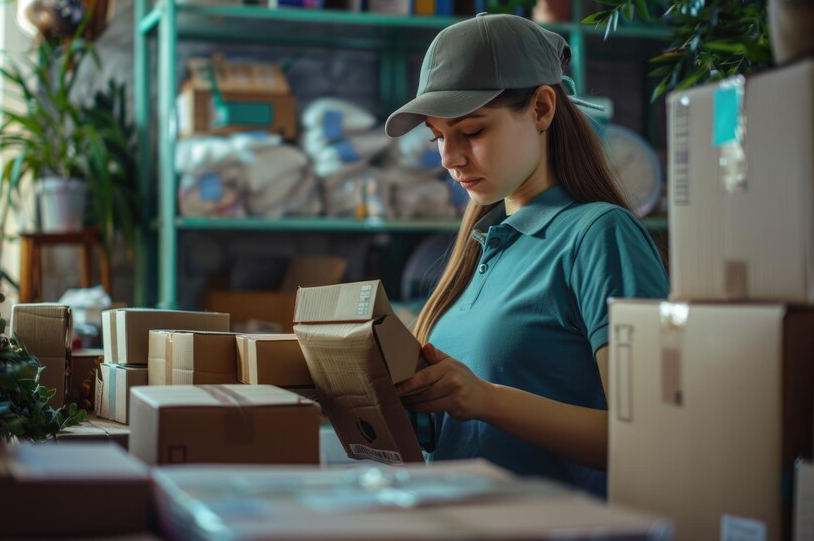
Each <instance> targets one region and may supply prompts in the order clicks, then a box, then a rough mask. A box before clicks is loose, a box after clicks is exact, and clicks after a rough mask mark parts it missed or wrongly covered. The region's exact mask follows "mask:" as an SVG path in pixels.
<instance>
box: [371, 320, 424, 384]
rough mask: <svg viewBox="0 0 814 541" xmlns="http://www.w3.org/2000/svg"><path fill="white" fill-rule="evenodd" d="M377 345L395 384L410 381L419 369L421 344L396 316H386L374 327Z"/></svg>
mask: <svg viewBox="0 0 814 541" xmlns="http://www.w3.org/2000/svg"><path fill="white" fill-rule="evenodd" d="M373 331H374V333H375V334H376V344H377V345H378V346H379V350H380V351H381V354H382V359H384V362H385V364H386V365H387V370H388V372H390V378H391V379H392V380H393V383H400V382H402V381H404V380H406V379H409V378H411V377H412V376H413V374H415V373H416V370H417V369H418V364H419V359H420V357H421V344H419V343H418V340H416V338H415V336H413V333H411V332H410V330H409V329H408V328H407V327H405V326H404V324H403V323H402V322H401V320H400V319H399V318H397V317H396V316H395V315H390V316H385V317H384V318H382V320H381V321H379V322H378V323H375V324H374V325H373Z"/></svg>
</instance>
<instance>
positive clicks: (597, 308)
mask: <svg viewBox="0 0 814 541" xmlns="http://www.w3.org/2000/svg"><path fill="white" fill-rule="evenodd" d="M571 287H572V290H573V293H574V296H575V298H576V304H577V309H578V310H579V315H580V317H581V319H582V323H583V324H584V326H585V327H584V329H585V335H586V337H587V338H588V340H589V341H590V342H591V347H592V348H593V351H594V352H596V350H597V349H599V348H600V347H602V346H603V345H605V344H607V343H608V298H609V297H615V298H639V299H665V298H666V297H667V294H668V292H669V284H668V280H667V273H666V271H665V270H664V265H663V263H662V261H661V256H660V255H659V251H658V249H657V248H656V245H655V244H654V243H653V239H652V238H651V236H650V233H649V232H648V231H647V229H645V227H644V226H643V225H642V224H641V222H639V221H638V220H637V219H636V218H635V217H634V216H633V215H631V214H630V213H628V212H627V211H625V210H624V209H621V208H618V207H617V208H612V209H608V210H607V211H605V212H603V213H602V214H601V215H599V216H598V217H596V219H594V220H593V221H592V222H591V223H590V224H589V225H588V227H587V228H586V229H585V232H584V234H583V235H582V236H581V238H578V239H577V245H576V252H575V255H574V266H573V267H572V271H571Z"/></svg>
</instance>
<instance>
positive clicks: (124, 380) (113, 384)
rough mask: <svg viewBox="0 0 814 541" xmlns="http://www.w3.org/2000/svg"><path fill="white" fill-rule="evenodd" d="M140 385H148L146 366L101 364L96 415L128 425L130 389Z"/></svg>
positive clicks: (97, 385) (97, 379)
mask: <svg viewBox="0 0 814 541" xmlns="http://www.w3.org/2000/svg"><path fill="white" fill-rule="evenodd" d="M139 385H147V367H146V366H141V365H132V364H107V363H102V364H100V365H99V370H98V371H97V376H96V415H97V416H99V417H102V418H104V419H110V420H111V421H118V422H119V423H124V424H127V421H128V418H129V415H128V413H129V404H130V389H131V388H132V387H136V386H139Z"/></svg>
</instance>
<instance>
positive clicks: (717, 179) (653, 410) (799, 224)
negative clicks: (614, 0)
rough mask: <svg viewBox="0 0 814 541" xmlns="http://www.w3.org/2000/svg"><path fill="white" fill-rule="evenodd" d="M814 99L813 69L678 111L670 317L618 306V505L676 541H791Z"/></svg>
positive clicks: (697, 100)
mask: <svg viewBox="0 0 814 541" xmlns="http://www.w3.org/2000/svg"><path fill="white" fill-rule="evenodd" d="M812 95H814V61H812V60H806V61H803V62H800V63H798V64H796V65H791V66H786V67H783V68H780V69H777V70H774V71H771V72H767V73H764V74H761V75H756V76H754V77H751V78H749V79H746V80H744V79H743V78H735V79H730V80H727V81H724V82H721V83H716V84H712V85H707V86H703V87H699V88H696V89H692V90H689V91H683V92H677V93H674V94H672V95H671V96H670V97H669V98H668V108H669V130H670V133H669V146H670V153H669V156H670V164H669V175H670V179H669V181H670V243H671V245H670V248H671V253H670V269H671V299H672V301H673V302H662V303H659V302H655V301H638V302H637V301H614V302H612V303H611V306H610V324H611V345H610V346H611V347H610V402H609V410H610V411H609V416H610V449H609V497H610V500H611V502H613V503H621V504H628V505H633V506H636V507H640V508H642V509H647V510H650V511H653V512H656V513H661V514H665V515H667V516H669V517H671V518H672V519H673V520H674V521H675V526H676V536H677V539H727V540H728V539H789V537H790V535H791V530H790V524H791V503H790V502H791V499H792V491H791V488H792V487H791V483H790V482H789V481H790V478H791V472H792V471H793V465H794V462H795V459H796V458H797V457H798V456H802V457H804V458H807V459H809V460H810V459H811V456H812V446H814V443H812V440H813V439H814V437H813V436H812V430H813V429H812V425H813V424H814V420H813V419H814V391H813V389H814V332H812V329H814V307H812V306H810V305H811V304H812V303H814V276H812V274H811V270H812V268H814V100H812ZM778 97H782V99H778ZM716 301H717V303H716ZM722 301H739V303H738V304H735V303H732V304H725V303H723V302H722ZM744 301H746V302H748V301H752V302H754V301H761V304H745V303H744ZM766 301H773V302H774V303H775V304H771V303H768V302H766ZM781 303H800V305H798V306H793V305H787V304H781ZM804 305H809V306H804ZM809 512H811V511H810V510H809Z"/></svg>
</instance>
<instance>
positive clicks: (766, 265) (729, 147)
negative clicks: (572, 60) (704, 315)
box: [668, 59, 814, 304]
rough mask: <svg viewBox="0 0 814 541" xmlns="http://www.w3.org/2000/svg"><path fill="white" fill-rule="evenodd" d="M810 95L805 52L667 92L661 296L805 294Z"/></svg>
mask: <svg viewBox="0 0 814 541" xmlns="http://www.w3.org/2000/svg"><path fill="white" fill-rule="evenodd" d="M737 81H741V83H738V82H737ZM812 94H814V60H811V59H808V60H804V61H802V62H799V63H797V64H794V65H791V66H786V67H783V68H779V69H775V70H772V71H768V72H764V73H762V74H760V75H755V76H751V77H749V78H747V79H746V80H745V83H743V82H742V79H736V80H735V81H734V82H733V80H727V81H724V82H721V83H716V84H710V85H704V86H701V87H697V88H693V89H690V90H686V91H681V92H674V93H672V94H670V96H669V97H668V117H669V118H668V121H669V126H670V129H669V130H668V145H669V149H670V159H669V162H670V163H669V183H670V186H669V190H668V191H669V193H670V212H669V219H670V224H669V225H670V283H671V299H673V300H743V299H754V300H767V301H775V302H789V303H807V304H810V303H814V273H812V271H811V269H814V180H813V179H814V100H812V99H811V96H812ZM778 98H780V99H778ZM741 128H742V129H743V130H745V131H741ZM739 134H740V135H739Z"/></svg>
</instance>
